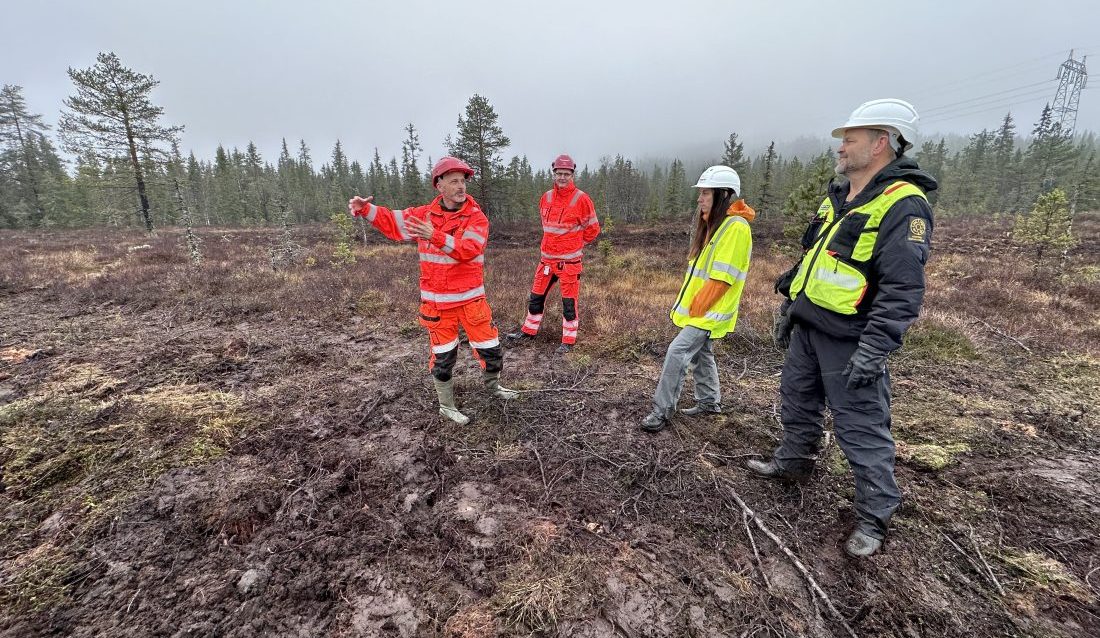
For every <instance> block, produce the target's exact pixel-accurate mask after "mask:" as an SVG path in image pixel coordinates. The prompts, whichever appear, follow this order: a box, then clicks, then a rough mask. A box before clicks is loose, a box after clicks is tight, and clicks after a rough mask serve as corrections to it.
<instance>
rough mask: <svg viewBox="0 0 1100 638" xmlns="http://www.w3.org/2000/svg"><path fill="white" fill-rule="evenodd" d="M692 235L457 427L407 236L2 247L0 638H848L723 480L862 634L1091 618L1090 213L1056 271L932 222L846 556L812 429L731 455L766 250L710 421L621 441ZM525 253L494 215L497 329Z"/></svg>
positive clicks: (597, 256)
mask: <svg viewBox="0 0 1100 638" xmlns="http://www.w3.org/2000/svg"><path fill="white" fill-rule="evenodd" d="M685 227H686V225H685ZM685 227H680V226H672V225H669V226H663V227H659V228H640V227H625V226H618V227H616V228H615V229H614V231H613V232H612V233H611V235H610V237H608V238H606V239H609V240H610V242H611V243H610V244H609V245H607V248H609V249H605V250H604V251H597V250H592V251H591V253H590V258H589V259H588V261H587V262H586V265H585V267H586V270H585V274H584V277H583V279H582V292H581V300H580V316H581V337H580V342H579V345H578V347H577V348H576V349H575V351H574V353H573V354H571V355H569V356H568V357H566V358H564V359H562V358H558V357H555V356H553V354H552V351H553V347H554V345H555V343H556V341H557V338H558V334H559V332H558V331H559V330H560V328H559V326H560V305H559V304H558V303H557V297H556V295H552V296H551V300H550V303H549V304H548V312H547V318H546V320H545V321H544V324H543V325H544V332H543V334H541V335H540V336H539V337H538V339H537V340H536V341H535V343H534V344H533V345H530V346H524V347H521V348H519V349H516V350H512V351H509V353H508V355H507V357H506V363H505V366H506V367H505V373H504V376H505V378H504V381H505V383H506V384H507V385H509V386H515V387H517V388H520V389H523V390H527V392H525V393H524V394H523V395H522V396H521V398H520V399H519V400H516V401H513V402H509V403H507V404H503V403H500V402H499V401H496V400H492V399H490V398H489V397H487V396H485V395H484V394H482V393H481V391H480V381H479V379H478V375H477V374H476V372H475V366H474V364H473V363H472V361H471V360H470V358H469V356H468V354H467V353H468V350H467V349H466V346H462V348H463V349H462V353H461V358H460V363H459V366H458V368H459V369H458V373H457V379H458V382H457V386H458V392H457V393H458V399H459V403H460V405H461V406H462V407H463V408H464V410H465V411H467V412H469V413H472V414H474V415H475V421H474V422H473V423H472V424H471V425H470V426H467V427H458V426H455V425H454V424H452V423H450V422H448V421H443V420H441V419H440V418H439V417H438V416H436V413H435V410H434V407H433V406H434V396H433V395H432V391H431V384H430V381H429V379H428V376H427V370H426V365H425V363H426V362H425V358H426V339H425V337H424V335H423V334H422V331H421V329H420V328H419V326H417V324H416V321H415V316H416V308H417V285H416V257H415V250H414V249H413V248H412V247H411V246H400V245H394V244H391V243H384V242H383V241H382V240H377V241H372V243H370V244H368V245H366V246H357V247H356V248H355V249H354V253H355V259H356V260H355V262H354V263H352V264H347V265H344V266H336V265H333V264H332V260H331V255H332V251H333V245H332V243H331V240H330V239H329V234H328V232H329V231H328V229H322V228H316V229H306V230H304V231H302V234H304V235H305V236H298V237H296V239H297V241H298V242H300V243H301V244H302V248H303V251H304V252H303V253H302V255H301V256H300V257H301V258H300V259H299V260H298V262H297V265H294V266H288V267H287V268H286V269H281V270H277V271H276V270H273V269H272V259H271V256H270V255H271V253H270V250H271V248H272V247H273V246H275V245H276V244H277V243H278V242H279V241H280V237H279V234H280V231H274V230H272V231H266V230H242V229H231V230H221V231H206V232H202V233H200V234H201V238H202V249H203V251H204V259H203V261H202V263H201V264H199V265H192V264H191V263H190V260H189V258H188V253H187V250H186V247H185V246H184V245H183V243H182V242H183V240H182V235H181V234H180V233H175V232H160V233H158V234H156V235H154V236H146V235H139V234H136V233H108V232H106V231H96V232H81V233H66V234H46V233H39V234H31V233H10V232H9V233H0V464H2V473H0V546H2V547H3V554H2V556H0V635H6V636H8V635H10V636H33V635H73V636H99V635H119V634H127V635H181V636H182V635H219V636H253V635H255V636H266V635H334V636H376V635H394V636H448V637H465V638H474V637H482V636H496V635H560V636H672V635H676V636H692V635H699V636H712V635H713V636H724V635H729V636H743V635H744V636H747V635H756V636H796V635H809V636H833V635H836V636H840V635H845V632H846V630H845V628H844V626H843V624H842V622H840V621H839V620H838V619H837V618H835V617H834V616H832V615H831V614H830V612H829V610H828V609H827V608H826V605H824V604H822V603H823V601H822V600H821V599H820V597H819V596H815V595H813V594H811V593H810V590H809V589H808V588H807V583H806V580H805V578H804V576H803V575H802V574H801V573H800V572H799V571H798V570H797V569H796V568H795V567H794V566H793V564H792V562H791V561H790V560H789V558H788V556H787V555H785V554H784V553H783V552H782V551H781V549H780V548H779V547H777V545H776V544H775V543H774V542H773V540H771V539H769V538H768V537H766V536H765V535H763V534H761V533H760V532H759V531H758V530H756V529H754V528H753V527H752V526H750V525H749V524H748V521H747V519H745V518H744V517H743V513H742V510H741V509H740V508H739V506H738V505H737V504H736V503H735V502H734V501H733V500H731V498H730V496H729V493H728V491H727V490H723V489H719V486H730V487H733V488H735V489H736V492H737V494H739V496H740V498H741V499H743V502H744V503H746V504H747V505H748V506H750V507H751V508H752V509H753V510H754V511H755V512H756V514H757V515H758V516H759V517H760V520H761V522H763V523H766V525H767V527H768V528H769V529H770V530H772V531H773V532H774V533H775V534H776V535H777V536H778V537H779V538H780V539H781V541H782V542H783V543H784V544H785V545H786V546H787V547H788V548H789V549H790V550H791V552H792V554H793V555H795V556H796V557H797V558H798V560H799V561H800V562H801V563H802V564H804V565H805V567H806V568H807V569H808V570H809V571H810V572H811V573H812V574H813V576H814V578H815V580H816V582H817V583H818V584H820V586H821V588H822V589H823V591H824V593H825V594H826V595H827V596H828V598H829V600H830V601H831V602H832V603H833V604H835V606H836V608H837V609H838V610H839V612H840V613H841V614H842V615H843V623H846V624H848V625H849V626H850V627H851V628H852V630H853V631H854V632H855V633H856V634H857V635H860V636H880V635H899V636H937V637H939V636H1002V635H1035V636H1081V635H1095V634H1097V633H1100V605H1098V587H1100V573H1098V570H1100V562H1097V561H1098V559H1097V556H1098V555H1100V551H1098V539H1097V537H1096V532H1095V528H1096V525H1095V521H1096V520H1097V516H1098V515H1100V500H1098V499H1097V496H1096V493H1097V490H1096V478H1095V477H1096V471H1097V469H1098V467H1097V466H1098V463H1097V458H1098V456H1097V455H1098V452H1100V430H1098V425H1100V424H1098V422H1097V415H1096V412H1097V399H1096V397H1098V396H1100V362H1098V357H1100V292H1098V291H1100V258H1098V257H1097V255H1098V254H1100V218H1097V217H1096V216H1092V217H1087V216H1086V217H1082V218H1079V220H1078V222H1077V225H1076V232H1077V233H1078V236H1079V237H1080V239H1081V244H1080V245H1079V246H1078V248H1077V250H1076V253H1075V254H1076V255H1077V257H1076V259H1075V260H1074V261H1071V262H1070V264H1069V268H1068V271H1069V273H1070V274H1069V276H1068V277H1067V278H1066V279H1064V280H1063V281H1057V282H1056V281H1048V280H1035V279H1033V278H1032V274H1031V269H1030V267H1029V264H1028V263H1027V262H1026V260H1023V259H1017V255H1016V253H1015V252H1014V251H1015V249H1014V247H1013V245H1012V244H1011V242H1010V239H1009V235H1008V231H1009V226H1008V225H1007V224H1006V225H1004V226H994V227H991V226H990V225H989V223H988V221H982V220H949V221H948V222H944V223H941V224H940V225H939V226H938V227H937V229H936V250H935V252H934V256H933V261H932V263H931V265H930V267H929V283H930V288H929V294H928V298H927V303H926V308H925V313H924V316H923V317H922V319H921V320H920V321H919V322H918V323H917V324H916V325H915V326H914V328H913V330H912V331H911V332H910V334H909V336H908V339H907V345H906V347H905V348H904V349H903V350H902V351H900V352H899V353H897V354H896V355H895V356H894V358H893V369H892V373H893V378H894V390H895V435H896V437H897V439H898V441H899V464H898V475H899V483H900V484H901V486H902V489H903V491H904V493H905V502H904V504H903V506H902V509H901V510H900V511H899V513H898V515H897V517H896V518H895V521H894V530H893V533H892V535H891V537H890V539H889V542H888V543H887V545H886V548H885V550H884V551H883V552H882V553H881V554H880V555H878V556H876V557H874V558H872V559H870V560H867V561H862V562H856V561H852V560H850V559H848V558H846V557H845V555H844V553H843V550H842V549H841V547H840V545H841V543H842V542H843V540H844V538H845V535H846V533H847V532H848V531H849V530H850V528H851V525H852V523H853V520H852V514H851V498H852V483H851V476H850V474H849V472H848V469H847V465H846V463H845V462H844V459H843V456H842V455H840V454H839V453H838V451H837V449H836V446H835V444H834V445H831V446H830V447H829V448H828V449H827V450H826V451H825V454H824V456H823V462H822V463H821V464H820V467H819V469H818V470H817V471H816V472H815V474H814V477H813V480H812V481H811V482H810V483H809V484H807V485H803V486H793V487H789V486H783V485H779V484H773V483H766V482H758V481H755V480H753V479H751V478H749V477H748V476H747V475H746V474H745V473H744V472H743V471H742V470H741V469H740V464H741V462H742V461H743V460H744V459H745V458H747V457H749V456H750V455H753V454H758V453H761V452H766V451H767V450H769V449H771V448H772V447H773V446H774V445H775V444H776V442H777V440H778V437H779V435H780V429H779V425H778V422H777V405H776V401H777V397H778V372H779V369H780V365H781V362H782V353H781V352H779V351H778V350H776V349H775V348H774V347H773V346H772V345H771V341H770V336H769V329H770V324H771V313H772V311H773V310H774V306H775V305H776V298H775V296H774V295H773V294H772V292H771V281H772V280H773V279H774V276H775V275H776V274H778V273H779V272H781V271H782V270H783V269H784V268H786V267H787V266H788V265H789V263H790V259H791V258H790V257H786V256H783V255H782V254H780V252H779V251H777V250H776V248H775V247H774V246H771V245H769V244H768V242H766V241H758V244H757V247H756V251H755V260H754V262H753V266H752V272H751V274H750V277H749V281H748V284H747V286H746V290H745V296H744V302H743V305H742V314H741V318H740V320H739V324H738V329H737V332H736V334H733V335H731V336H730V337H728V338H726V339H725V340H723V341H722V342H721V344H720V346H719V348H718V357H719V367H720V371H721V374H722V384H723V392H724V394H725V399H724V402H725V404H726V406H727V410H726V413H725V414H722V415H718V416H713V417H708V418H702V419H697V420H689V419H680V420H677V422H676V424H675V427H673V428H672V429H671V430H670V431H667V432H664V433H662V434H660V435H657V436H651V435H646V434H644V433H642V432H639V431H638V430H637V429H636V428H635V425H636V423H637V422H638V421H639V419H640V418H641V417H642V416H643V415H644V414H645V412H646V411H647V410H648V408H649V396H650V393H651V392H652V390H653V384H654V383H655V380H656V377H657V373H658V370H659V366H660V364H661V361H662V357H663V353H664V349H665V347H666V346H667V344H668V342H669V341H670V340H671V338H672V336H673V335H674V334H675V329H674V327H673V326H672V325H671V323H670V322H669V320H668V315H667V309H668V306H669V304H670V303H671V300H672V298H673V297H674V295H675V293H676V292H677V290H678V287H679V283H680V273H681V272H682V268H683V267H684V253H685V251H686V246H687V236H686V234H685V231H684V228H685ZM537 241H538V234H537V229H534V228H531V227H525V226H505V225H496V226H494V228H493V236H492V237H491V239H490V248H489V252H488V255H487V259H486V262H487V267H488V269H487V283H486V286H487V288H488V290H489V293H490V303H491V305H492V307H493V309H494V311H495V313H496V320H497V323H498V324H499V325H500V326H501V327H502V328H511V327H513V326H515V325H517V324H518V323H519V322H520V321H521V320H522V316H523V311H524V305H525V299H526V296H527V287H528V286H529V284H530V275H531V273H532V272H533V269H534V266H535V259H536V258H537ZM685 401H690V398H689V395H688V393H685ZM754 545H755V548H754Z"/></svg>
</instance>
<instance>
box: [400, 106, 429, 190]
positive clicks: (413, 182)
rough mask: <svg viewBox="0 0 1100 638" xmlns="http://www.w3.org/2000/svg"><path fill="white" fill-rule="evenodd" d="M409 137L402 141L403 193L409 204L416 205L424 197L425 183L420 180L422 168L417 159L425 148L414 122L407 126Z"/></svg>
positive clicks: (406, 130)
mask: <svg viewBox="0 0 1100 638" xmlns="http://www.w3.org/2000/svg"><path fill="white" fill-rule="evenodd" d="M405 133H407V134H408V137H406V138H405V141H404V142H401V193H402V198H403V199H404V201H405V202H406V204H407V205H410V206H411V205H414V204H416V203H417V202H420V201H421V200H423V198H424V184H423V182H421V181H420V168H419V167H418V166H417V160H418V159H419V158H420V153H421V152H422V151H423V150H424V149H423V148H421V146H420V136H419V135H417V134H416V128H415V127H413V125H412V122H409V124H408V125H407V126H405Z"/></svg>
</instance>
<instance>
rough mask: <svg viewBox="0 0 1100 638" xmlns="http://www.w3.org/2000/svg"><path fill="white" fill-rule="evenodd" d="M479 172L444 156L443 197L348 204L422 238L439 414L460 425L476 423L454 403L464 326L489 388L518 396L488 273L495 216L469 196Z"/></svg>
mask: <svg viewBox="0 0 1100 638" xmlns="http://www.w3.org/2000/svg"><path fill="white" fill-rule="evenodd" d="M473 174H474V171H473V169H472V168H470V167H469V165H467V164H466V163H465V162H463V161H462V160H459V159H457V158H454V157H444V158H442V159H440V160H439V161H438V162H436V164H435V166H434V167H432V185H433V186H434V187H435V189H436V190H437V191H439V196H438V197H436V198H435V199H434V200H432V203H430V204H427V205H425V206H416V207H413V208H406V209H405V210H390V209H389V208H383V207H382V206H375V205H374V204H372V203H371V202H372V201H373V199H374V198H373V197H366V198H363V197H359V196H356V197H353V198H352V199H351V200H350V201H349V202H348V210H349V211H351V214H352V215H357V216H360V217H365V218H366V219H367V221H368V222H370V223H371V225H373V226H374V227H375V228H377V229H378V230H379V231H381V233H382V234H383V235H385V236H386V237H389V238H390V239H395V240H398V241H401V240H406V241H411V240H415V241H416V245H417V249H418V252H419V255H420V301H421V303H420V324H421V325H422V326H424V327H425V328H427V330H428V336H429V337H430V338H431V358H430V359H429V362H428V368H429V369H430V370H431V373H432V377H433V379H434V381H435V390H436V393H437V394H438V395H439V413H440V414H441V415H443V416H445V417H447V418H448V419H450V420H452V421H454V422H455V423H458V424H459V425H465V424H467V423H469V422H470V419H469V417H467V416H466V415H464V414H462V412H460V411H459V410H458V407H457V406H456V405H455V400H454V379H452V378H451V371H452V370H453V369H454V365H455V361H457V359H458V328H459V326H462V328H463V330H465V331H466V336H467V337H469V339H470V348H471V349H472V350H473V352H474V357H475V358H476V359H477V360H478V363H480V364H481V368H482V370H484V374H483V380H484V382H485V387H486V388H487V389H488V390H489V391H490V392H492V393H493V395H495V396H497V397H500V398H502V399H514V398H516V396H517V393H516V392H515V391H514V390H509V389H508V388H505V387H503V386H501V385H500V371H501V369H502V368H503V367H504V356H503V352H502V351H501V348H500V339H499V338H498V336H497V329H496V325H494V324H493V314H492V311H490V309H489V304H488V302H486V300H485V285H484V280H483V278H482V275H483V272H482V271H483V267H484V263H485V243H486V242H487V241H488V239H489V220H488V219H487V218H486V217H485V213H483V212H481V206H479V205H478V203H477V202H475V201H474V198H472V197H470V196H469V195H467V194H466V178H467V177H469V176H471V175H473Z"/></svg>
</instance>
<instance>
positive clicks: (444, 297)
mask: <svg viewBox="0 0 1100 638" xmlns="http://www.w3.org/2000/svg"><path fill="white" fill-rule="evenodd" d="M484 296H485V286H478V287H477V288H473V289H471V290H467V291H466V292H452V293H444V292H430V291H427V290H421V291H420V298H421V299H423V300H424V301H434V302H437V303H449V302H452V301H470V300H471V299H477V298H478V297H484Z"/></svg>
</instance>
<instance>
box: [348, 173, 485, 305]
mask: <svg viewBox="0 0 1100 638" xmlns="http://www.w3.org/2000/svg"><path fill="white" fill-rule="evenodd" d="M442 199H443V197H442V196H439V197H436V198H435V199H434V200H432V203H431V204H428V205H426V206H415V207H412V208H406V209H405V210H390V209H389V208H384V207H382V206H375V205H374V204H371V205H370V206H369V207H368V208H367V209H364V212H365V213H366V215H365V216H366V218H367V221H368V222H370V223H371V225H373V226H374V227H375V228H377V229H378V230H379V231H381V233H382V234H383V235H385V236H386V237H389V238H390V239H396V240H398V241H400V240H413V239H416V244H417V250H418V251H419V253H420V298H421V299H422V300H424V301H430V302H433V303H435V304H436V306H437V307H438V308H439V309H441V310H445V309H447V308H454V307H456V306H461V305H463V304H465V303H468V302H470V301H473V300H475V299H480V298H482V297H484V296H485V284H484V279H483V270H484V264H485V242H486V241H488V239H489V220H488V218H486V217H485V213H483V212H481V206H479V205H478V203H477V202H476V201H474V198H473V197H470V196H469V195H467V196H466V202H465V203H464V204H463V205H462V208H460V209H458V210H457V211H453V212H452V211H448V210H443V207H442V205H441V204H440V202H441V201H442ZM410 217H415V218H417V219H420V220H428V221H429V222H431V224H432V226H434V227H435V232H434V233H432V238H431V239H429V240H427V241H425V240H423V239H417V238H415V237H413V236H412V235H410V234H409V232H408V230H406V228H405V220H407V219H409V218H410Z"/></svg>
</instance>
